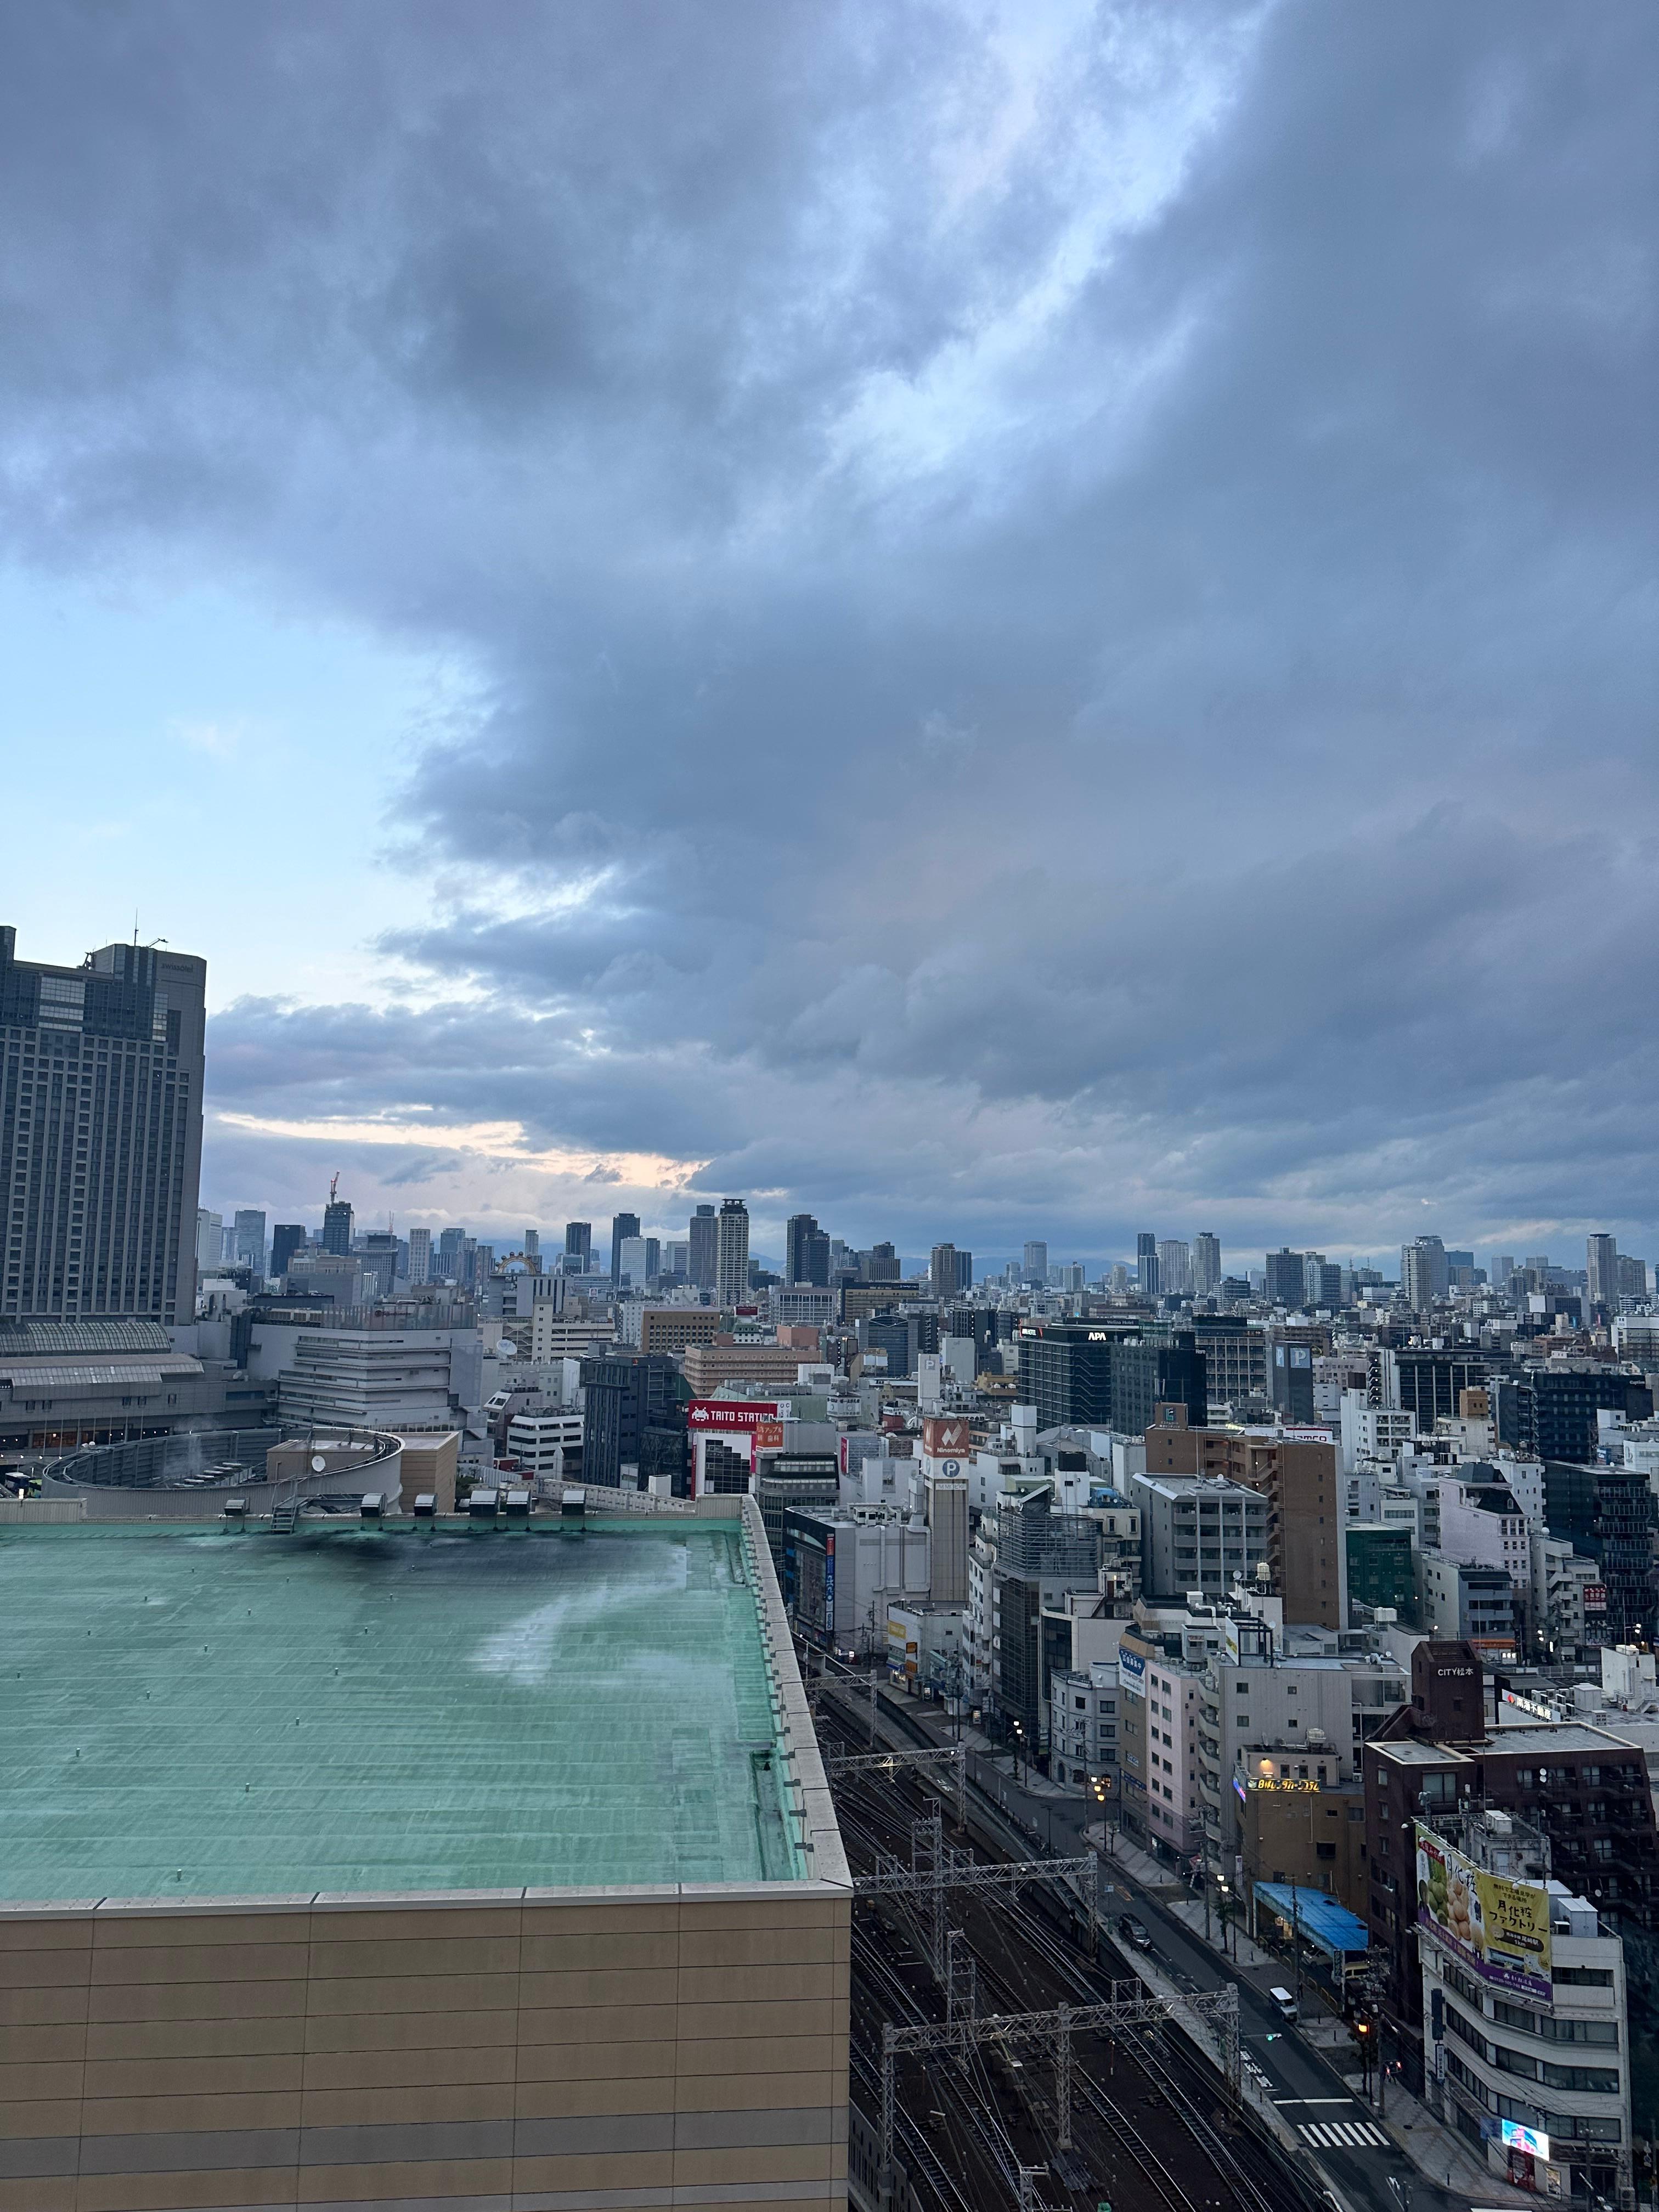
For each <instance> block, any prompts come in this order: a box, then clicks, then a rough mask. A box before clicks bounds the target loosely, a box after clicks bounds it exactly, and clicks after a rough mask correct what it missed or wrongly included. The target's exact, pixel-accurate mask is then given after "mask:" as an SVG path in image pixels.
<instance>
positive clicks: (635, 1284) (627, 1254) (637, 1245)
mask: <svg viewBox="0 0 1659 2212" xmlns="http://www.w3.org/2000/svg"><path fill="white" fill-rule="evenodd" d="M648 1241H649V1242H651V1243H655V1241H656V1240H655V1238H654V1237H653V1238H651V1239H649V1240H648ZM646 1244H647V1238H645V1237H623V1241H622V1249H621V1252H620V1253H619V1254H618V1255H617V1284H618V1285H619V1286H620V1285H622V1284H623V1283H626V1284H627V1285H629V1287H630V1288H631V1289H633V1290H635V1291H642V1290H643V1289H644V1288H645V1279H646V1275H647V1259H646V1249H645V1248H646Z"/></svg>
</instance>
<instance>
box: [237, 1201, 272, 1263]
mask: <svg viewBox="0 0 1659 2212" xmlns="http://www.w3.org/2000/svg"><path fill="white" fill-rule="evenodd" d="M234 1236H235V1239H236V1244H235V1258H236V1264H237V1266H238V1267H252V1270H253V1272H254V1273H255V1274H256V1275H263V1274H264V1272H265V1217H264V1212H263V1210H262V1209H261V1208H260V1207H258V1206H239V1207H238V1208H237V1210H236V1226H235V1230H234Z"/></svg>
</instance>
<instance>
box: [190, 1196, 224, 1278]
mask: <svg viewBox="0 0 1659 2212" xmlns="http://www.w3.org/2000/svg"><path fill="white" fill-rule="evenodd" d="M224 1256H225V1225H224V1218H223V1216H222V1215H221V1214H217V1213H210V1212H209V1211H208V1209H207V1207H206V1206H197V1209H196V1272H197V1274H198V1275H204V1274H206V1273H207V1272H208V1269H209V1268H210V1267H218V1266H220V1265H221V1264H222V1261H223V1259H224Z"/></svg>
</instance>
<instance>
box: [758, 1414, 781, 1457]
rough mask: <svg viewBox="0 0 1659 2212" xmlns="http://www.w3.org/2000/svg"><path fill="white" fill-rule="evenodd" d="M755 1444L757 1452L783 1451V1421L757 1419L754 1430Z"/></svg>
mask: <svg viewBox="0 0 1659 2212" xmlns="http://www.w3.org/2000/svg"><path fill="white" fill-rule="evenodd" d="M754 1444H755V1449H756V1450H757V1452H763V1451H781V1450H782V1449H783V1423H782V1422H781V1421H757V1422H756V1424H755V1430H754Z"/></svg>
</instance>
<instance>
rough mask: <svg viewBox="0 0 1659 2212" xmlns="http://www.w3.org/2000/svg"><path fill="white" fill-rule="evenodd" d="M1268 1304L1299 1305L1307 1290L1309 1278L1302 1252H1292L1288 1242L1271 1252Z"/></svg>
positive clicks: (1268, 1274)
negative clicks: (1305, 1271)
mask: <svg viewBox="0 0 1659 2212" xmlns="http://www.w3.org/2000/svg"><path fill="white" fill-rule="evenodd" d="M1306 1290H1307V1278H1306V1274H1305V1273H1304V1268H1303V1265H1302V1255H1301V1253H1300V1252H1292V1251H1291V1248H1290V1246H1289V1245H1288V1244H1281V1245H1280V1246H1279V1249H1278V1251H1277V1252H1269V1253H1268V1255H1267V1304H1269V1305H1270V1306H1299V1305H1300V1304H1301V1303H1302V1300H1303V1297H1304V1295H1305V1292H1306Z"/></svg>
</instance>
